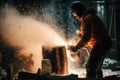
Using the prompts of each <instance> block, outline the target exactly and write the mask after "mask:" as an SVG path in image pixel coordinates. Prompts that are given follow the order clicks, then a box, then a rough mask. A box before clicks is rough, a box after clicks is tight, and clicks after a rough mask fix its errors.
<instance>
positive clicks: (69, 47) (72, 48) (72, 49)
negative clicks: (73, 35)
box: [67, 45, 79, 52]
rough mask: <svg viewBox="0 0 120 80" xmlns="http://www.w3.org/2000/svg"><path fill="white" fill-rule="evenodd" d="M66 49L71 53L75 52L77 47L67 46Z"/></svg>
mask: <svg viewBox="0 0 120 80" xmlns="http://www.w3.org/2000/svg"><path fill="white" fill-rule="evenodd" d="M67 49H68V50H70V51H72V52H76V51H77V50H78V49H79V48H78V47H77V46H73V45H68V47H67Z"/></svg>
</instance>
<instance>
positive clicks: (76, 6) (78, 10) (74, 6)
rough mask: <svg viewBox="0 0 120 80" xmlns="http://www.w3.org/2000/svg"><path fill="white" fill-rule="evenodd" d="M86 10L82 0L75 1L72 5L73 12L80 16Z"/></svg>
mask: <svg viewBox="0 0 120 80" xmlns="http://www.w3.org/2000/svg"><path fill="white" fill-rule="evenodd" d="M85 11H86V7H85V6H84V5H83V4H82V3H81V2H80V1H75V2H73V4H72V5H71V13H72V12H76V13H77V15H78V16H82V15H83V14H84V12H85Z"/></svg>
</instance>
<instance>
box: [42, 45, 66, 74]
mask: <svg viewBox="0 0 120 80" xmlns="http://www.w3.org/2000/svg"><path fill="white" fill-rule="evenodd" d="M42 54H43V59H49V60H50V62H51V66H52V73H56V74H61V75H63V74H67V73H68V62H67V55H66V49H65V46H59V47H54V48H52V50H51V51H50V50H48V49H47V48H45V47H43V48H42Z"/></svg>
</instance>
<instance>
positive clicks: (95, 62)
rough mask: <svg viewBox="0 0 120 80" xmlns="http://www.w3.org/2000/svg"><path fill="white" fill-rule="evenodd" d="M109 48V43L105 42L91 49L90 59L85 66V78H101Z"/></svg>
mask: <svg viewBox="0 0 120 80" xmlns="http://www.w3.org/2000/svg"><path fill="white" fill-rule="evenodd" d="M110 48H111V41H105V42H103V43H102V44H100V45H96V46H94V47H93V48H92V50H91V53H90V57H89V59H88V62H87V64H86V73H87V74H86V77H87V78H102V77H103V73H102V65H103V61H104V59H105V57H106V55H107V52H108V51H109V50H110Z"/></svg>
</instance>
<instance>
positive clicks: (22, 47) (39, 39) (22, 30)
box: [0, 8, 66, 72]
mask: <svg viewBox="0 0 120 80" xmlns="http://www.w3.org/2000/svg"><path fill="white" fill-rule="evenodd" d="M0 21H1V22H0V29H1V34H2V38H3V39H4V40H5V42H6V43H8V44H9V45H10V46H12V47H17V48H19V51H18V53H19V54H22V55H30V54H31V53H32V54H33V57H32V59H33V61H34V67H32V71H33V72H36V71H37V69H38V68H41V60H42V46H43V45H44V46H47V47H48V48H49V47H54V46H63V45H66V40H65V38H64V37H65V36H64V35H61V32H62V31H61V29H60V28H58V27H57V28H56V25H55V24H52V25H51V24H48V23H45V22H40V21H38V20H35V19H34V18H32V17H31V16H22V15H20V14H19V12H17V10H15V9H13V8H5V9H3V10H2V11H1V15H0ZM53 26H54V27H53ZM56 29H57V30H56Z"/></svg>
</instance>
